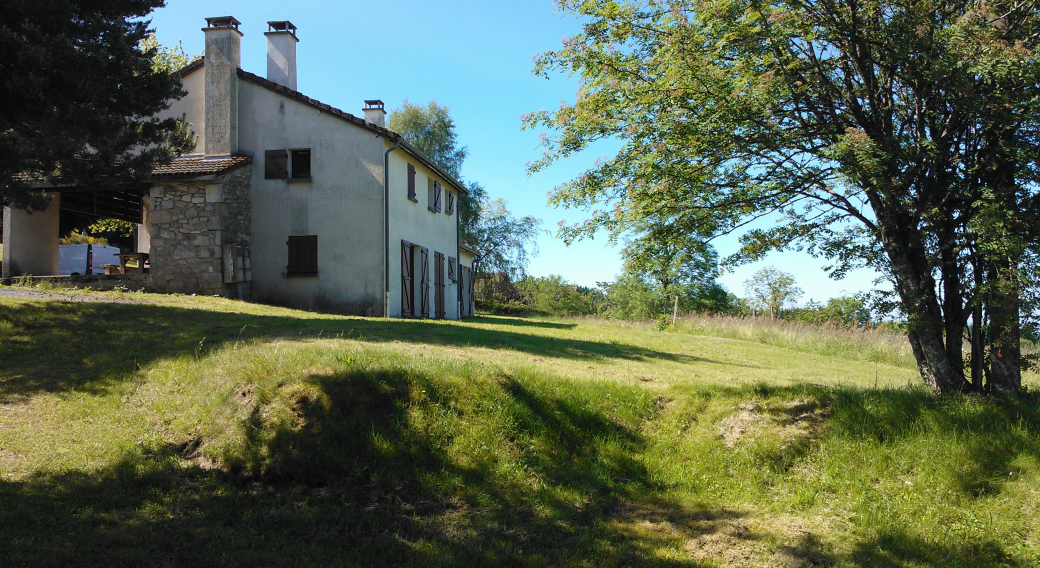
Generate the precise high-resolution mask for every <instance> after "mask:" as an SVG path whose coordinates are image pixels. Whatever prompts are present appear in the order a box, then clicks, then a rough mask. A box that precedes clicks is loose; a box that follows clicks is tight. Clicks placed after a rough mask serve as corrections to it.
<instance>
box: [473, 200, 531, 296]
mask: <svg viewBox="0 0 1040 568" xmlns="http://www.w3.org/2000/svg"><path fill="white" fill-rule="evenodd" d="M541 224H542V222H541V220H539V219H537V218H535V217H533V216H531V215H527V216H524V217H517V216H515V215H513V213H512V212H510V211H509V209H508V208H507V207H506V202H505V201H503V200H501V199H495V200H488V199H485V200H484V202H483V203H482V204H481V214H480V218H479V219H478V220H477V224H476V227H475V230H474V234H475V235H476V239H477V246H478V247H479V248H478V249H477V250H478V251H479V253H480V260H479V262H478V267H477V268H478V273H477V274H478V276H477V277H478V278H479V279H482V280H485V281H486V280H488V279H489V278H493V277H495V275H502V276H504V277H505V278H506V279H508V280H510V281H514V282H515V281H516V280H519V279H520V278H523V277H524V276H526V275H527V263H528V261H529V260H530V257H531V256H532V255H536V254H538V248H537V242H536V240H537V238H538V235H539V233H540V232H541V229H540V226H541Z"/></svg>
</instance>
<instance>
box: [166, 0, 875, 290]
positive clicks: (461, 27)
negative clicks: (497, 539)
mask: <svg viewBox="0 0 1040 568" xmlns="http://www.w3.org/2000/svg"><path fill="white" fill-rule="evenodd" d="M227 15H231V16H234V17H236V18H238V20H239V21H241V22H242V26H241V30H242V32H243V33H244V34H245V35H244V37H243V38H242V67H243V68H244V69H246V70H248V71H251V72H253V73H256V74H258V75H261V76H263V75H266V73H267V55H266V38H265V37H264V35H263V34H264V32H265V31H267V21H269V20H285V19H288V20H291V21H292V22H293V23H294V24H295V25H296V26H297V27H298V28H299V32H298V35H299V38H300V43H299V45H298V46H297V50H298V51H297V61H298V69H299V71H298V86H299V90H300V92H302V93H304V94H305V95H307V96H309V97H312V98H315V99H318V100H320V101H322V102H324V103H327V104H330V105H332V106H334V107H337V108H340V109H343V110H345V111H347V112H351V113H354V114H357V115H360V114H361V107H362V104H363V101H364V100H365V99H382V100H383V101H385V102H386V105H387V108H388V109H392V108H395V107H397V106H399V105H400V104H401V102H402V101H403V100H405V99H408V100H410V101H412V102H415V103H426V102H429V101H430V100H436V101H437V102H438V103H440V104H444V105H447V106H448V107H450V108H451V114H452V117H453V118H454V119H455V123H456V126H457V132H458V136H459V140H460V141H461V142H462V144H464V145H465V146H467V147H468V148H469V158H468V159H467V160H466V164H465V166H464V167H463V177H464V178H466V179H467V180H476V181H479V182H480V183H481V184H482V185H483V186H484V187H485V188H487V189H488V192H489V193H490V194H491V196H492V197H501V198H503V199H505V200H506V201H507V202H508V204H509V207H510V209H511V210H512V211H513V213H514V214H517V215H534V216H536V217H538V218H540V219H542V220H543V221H544V224H543V226H544V227H545V229H546V230H547V231H553V230H554V229H555V228H556V223H557V221H560V220H561V219H566V220H567V221H569V222H575V221H579V220H581V219H583V215H582V212H581V211H575V210H560V209H554V208H551V207H549V206H548V205H547V203H546V193H547V192H548V191H550V190H551V189H552V188H553V187H555V186H557V185H559V184H561V183H563V182H565V181H567V180H569V179H571V178H573V177H575V176H576V175H578V174H580V173H581V172H582V171H584V170H586V169H588V168H589V167H591V166H592V163H593V162H594V161H595V160H596V158H598V157H600V156H601V155H605V154H607V153H609V148H607V147H604V148H603V149H597V150H599V153H597V152H592V151H590V152H586V153H585V154H583V155H579V156H575V157H573V158H571V159H569V160H566V161H563V162H558V163H557V164H555V165H554V166H552V167H551V168H550V169H549V170H548V171H545V172H541V173H538V174H536V175H534V176H530V177H529V176H528V175H527V173H526V171H525V170H524V165H525V164H526V163H527V162H529V161H531V160H534V159H536V158H537V157H538V156H539V155H540V153H541V150H538V149H537V145H538V134H539V133H538V132H531V131H527V132H521V130H520V116H521V115H522V114H525V113H528V112H531V111H534V110H539V109H554V108H556V107H558V106H559V105H560V101H564V100H565V101H573V100H574V96H575V92H576V91H577V80H576V79H574V78H568V77H565V76H560V77H555V78H553V79H552V80H545V79H539V78H536V77H534V76H533V75H532V74H531V69H532V67H533V62H532V58H533V57H534V56H535V55H536V54H537V53H540V52H543V51H546V50H550V49H556V48H557V47H559V45H560V42H561V40H562V39H563V38H564V37H565V36H571V35H574V34H575V33H577V32H578V31H579V30H580V22H579V21H577V20H576V19H574V18H572V17H561V15H560V14H558V13H556V12H555V6H554V4H553V3H552V2H551V0H522V1H517V0H509V1H506V0H502V1H500V0H479V1H475V0H452V1H440V0H424V1H394V0H384V1H382V2H352V1H338V2H285V1H282V2H270V1H266V0H259V1H258V0H250V1H220V0H216V1H212V0H211V1H206V2H203V1H197V0H180V1H178V0H170V1H169V5H168V6H167V7H166V8H163V9H160V10H158V11H156V12H155V13H154V14H153V17H152V22H153V26H154V27H155V29H156V34H157V36H158V38H159V41H160V42H161V43H162V44H164V45H167V46H174V45H177V43H178V42H180V43H181V44H182V46H183V48H184V50H185V51H186V52H187V53H188V54H198V53H201V52H202V51H203V46H204V42H203V34H202V31H201V28H202V27H203V26H204V25H205V18H206V17H212V16H227ZM716 247H717V248H718V250H719V253H720V254H721V255H723V256H725V255H726V254H729V253H732V252H733V251H734V250H735V249H736V238H735V237H727V238H724V239H721V240H719V241H718V243H717V244H716ZM538 248H539V255H538V256H537V257H536V258H535V259H534V260H533V261H532V262H531V264H530V267H529V268H530V272H531V273H532V274H535V275H548V274H560V275H562V276H564V277H565V278H567V279H568V280H571V281H574V282H577V283H579V284H582V285H594V284H595V283H596V282H599V281H608V280H613V279H614V277H615V276H616V275H617V274H618V272H619V271H620V269H621V260H620V255H619V251H618V249H617V248H611V247H609V246H608V244H607V242H606V239H605V238H598V239H595V240H592V241H585V242H581V243H577V244H574V245H572V246H569V247H568V246H565V245H564V244H563V243H562V242H561V241H559V240H557V239H555V238H553V237H552V236H551V235H550V234H548V233H547V234H546V235H544V236H543V237H542V238H541V239H539V242H538ZM824 264H825V262H823V261H819V260H815V259H812V258H811V257H809V256H808V255H805V254H801V253H782V254H773V255H771V256H770V257H769V258H767V259H766V260H765V261H763V262H759V263H756V264H754V265H749V266H744V267H740V268H738V269H737V270H736V271H734V272H733V273H729V274H724V275H723V276H722V278H720V282H722V284H723V285H725V286H726V287H727V288H729V289H730V291H732V292H734V293H736V294H738V295H743V293H744V289H743V282H744V281H745V280H746V279H747V278H748V277H750V275H751V274H752V273H753V272H755V271H756V270H758V269H759V268H761V267H763V266H768V265H772V266H776V267H777V268H779V269H781V270H784V271H786V272H790V273H792V274H794V276H795V278H796V279H797V281H798V283H799V285H800V286H801V287H802V289H804V290H805V297H804V298H803V300H807V299H809V298H813V299H816V300H821V299H826V298H829V297H832V296H836V295H839V294H841V293H843V292H849V293H851V292H857V291H860V290H867V289H870V288H872V287H873V274H872V273H870V272H866V271H858V272H855V273H853V274H852V275H850V276H849V277H847V278H846V279H845V280H843V281H840V282H835V281H833V280H831V279H829V278H828V277H827V276H826V274H825V273H824V272H823V270H822V266H823V265H824Z"/></svg>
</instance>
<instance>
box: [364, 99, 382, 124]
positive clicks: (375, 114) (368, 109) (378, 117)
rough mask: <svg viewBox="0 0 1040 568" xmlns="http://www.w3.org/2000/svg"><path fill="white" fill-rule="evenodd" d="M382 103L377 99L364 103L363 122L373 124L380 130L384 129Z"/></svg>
mask: <svg viewBox="0 0 1040 568" xmlns="http://www.w3.org/2000/svg"><path fill="white" fill-rule="evenodd" d="M384 107H385V105H384V104H383V101H381V100H379V99H375V100H370V101H365V108H364V109H363V110H364V111H365V122H367V123H369V124H374V125H376V126H378V127H380V128H386V110H385V108H384Z"/></svg>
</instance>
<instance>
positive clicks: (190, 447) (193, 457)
mask: <svg viewBox="0 0 1040 568" xmlns="http://www.w3.org/2000/svg"><path fill="white" fill-rule="evenodd" d="M173 449H174V450H175V451H176V453H177V456H178V457H180V458H181V459H182V460H184V461H186V462H189V463H191V464H192V465H194V466H197V467H200V468H202V469H205V470H207V471H209V470H215V469H221V467H220V465H219V464H218V463H217V462H215V461H213V460H211V459H210V458H209V457H207V456H206V455H205V454H203V453H202V438H199V437H193V438H191V439H189V440H188V441H186V442H183V443H180V444H176V445H174V446H173Z"/></svg>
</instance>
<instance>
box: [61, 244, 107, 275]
mask: <svg viewBox="0 0 1040 568" xmlns="http://www.w3.org/2000/svg"><path fill="white" fill-rule="evenodd" d="M117 254H119V247H112V246H108V245H58V276H84V275H88V274H104V273H105V269H104V268H101V266H102V265H105V264H119V257H118V256H116V255H117Z"/></svg>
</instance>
